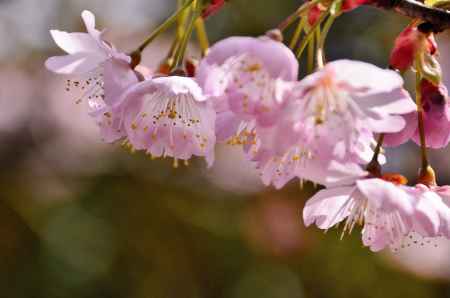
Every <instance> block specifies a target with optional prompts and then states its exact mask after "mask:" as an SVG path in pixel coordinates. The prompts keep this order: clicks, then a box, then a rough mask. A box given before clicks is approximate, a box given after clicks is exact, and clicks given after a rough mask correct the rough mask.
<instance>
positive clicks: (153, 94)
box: [121, 76, 215, 166]
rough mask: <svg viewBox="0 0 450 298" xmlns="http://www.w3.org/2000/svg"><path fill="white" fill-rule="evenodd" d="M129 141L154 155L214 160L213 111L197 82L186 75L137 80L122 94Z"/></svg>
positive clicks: (133, 146)
mask: <svg viewBox="0 0 450 298" xmlns="http://www.w3.org/2000/svg"><path fill="white" fill-rule="evenodd" d="M121 102H124V103H126V104H125V108H124V110H123V114H124V126H125V129H126V132H127V136H128V143H129V144H130V145H131V146H132V148H133V149H136V150H145V151H146V152H147V153H148V154H150V155H152V156H153V157H161V156H163V157H173V158H174V159H175V165H176V164H177V160H178V159H181V160H185V161H187V160H188V159H190V158H191V157H192V155H196V156H203V157H205V159H206V161H207V163H208V165H209V166H211V165H212V163H213V161H214V145H215V133H214V122H215V112H214V109H213V108H212V106H211V104H210V102H209V101H208V100H207V98H206V97H205V96H204V94H203V92H202V90H201V88H200V87H199V86H198V85H197V83H196V82H195V81H194V80H193V79H191V78H187V77H178V76H169V77H159V78H155V79H151V80H147V81H144V82H141V83H138V84H136V85H134V86H132V87H131V88H129V89H128V90H127V91H126V92H125V94H124V95H123V96H122V99H121Z"/></svg>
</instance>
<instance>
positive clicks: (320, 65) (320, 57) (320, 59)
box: [316, 26, 325, 69]
mask: <svg viewBox="0 0 450 298" xmlns="http://www.w3.org/2000/svg"><path fill="white" fill-rule="evenodd" d="M321 36H322V32H321V30H320V26H319V27H318V28H317V29H316V40H317V41H316V43H317V49H316V63H317V67H318V68H319V69H321V68H323V66H324V64H325V61H324V57H323V55H324V54H323V48H322V47H321V46H320V42H321Z"/></svg>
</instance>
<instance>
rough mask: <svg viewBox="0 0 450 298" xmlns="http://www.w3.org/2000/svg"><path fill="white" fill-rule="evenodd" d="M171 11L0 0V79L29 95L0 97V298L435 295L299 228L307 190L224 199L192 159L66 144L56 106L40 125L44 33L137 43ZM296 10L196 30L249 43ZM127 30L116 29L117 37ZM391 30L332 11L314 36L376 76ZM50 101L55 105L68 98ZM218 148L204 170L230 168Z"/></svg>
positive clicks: (289, 4) (231, 8) (269, 8)
mask: <svg viewBox="0 0 450 298" xmlns="http://www.w3.org/2000/svg"><path fill="white" fill-rule="evenodd" d="M173 2H174V1H166V0H159V1H157V0H150V1H144V0H142V1H141V0H134V1H130V2H128V1H107V2H106V1H95V0H92V1H76V0H70V1H69V0H68V1H50V0H46V1H43V2H40V1H37V0H35V1H32V0H24V1H19V0H18V1H0V11H3V13H0V16H2V15H4V16H5V18H4V19H2V18H0V23H1V24H2V25H3V26H2V29H0V36H6V35H8V34H9V35H10V38H9V39H8V38H6V37H5V38H3V40H8V41H9V43H8V44H7V45H3V44H2V45H0V49H1V50H0V53H1V55H0V57H3V58H1V59H0V72H1V71H6V70H7V71H8V74H7V75H6V76H5V77H6V78H10V77H11V76H10V75H9V73H10V72H11V69H13V70H14V71H21V72H23V73H26V74H27V75H29V76H30V77H31V78H32V81H33V82H34V84H35V86H34V87H30V86H28V87H27V88H30V90H31V91H30V92H29V94H28V95H23V97H21V98H19V97H15V96H17V94H18V93H17V92H18V91H19V89H20V88H25V87H26V86H25V83H17V84H16V85H11V84H12V81H10V80H7V79H4V80H2V81H1V83H2V87H0V88H2V93H0V96H2V97H1V98H0V103H1V105H2V110H6V111H10V110H8V109H9V107H10V105H11V104H12V103H13V102H15V101H16V102H17V101H20V100H28V101H27V102H29V106H28V108H27V110H26V112H22V110H20V111H21V112H20V113H19V112H17V115H22V116H21V117H19V116H15V117H14V119H16V120H17V121H18V119H21V120H20V122H17V123H16V125H15V126H13V127H12V128H8V129H7V130H6V129H0V138H1V145H0V161H1V165H2V167H1V168H0V194H1V195H0V196H1V198H2V200H1V202H0V261H1V263H0V264H1V266H0V287H1V289H2V290H1V294H0V297H5V298H6V297H7V298H33V297H36V298H41V297H42V298H57V297H58V298H59V297H61V298H72V297H73V298H91V297H92V298H94V297H95V298H99V297H102V298H103V297H111V298H112V297H129V298H143V297H152V298H153V297H155V298H168V297H190V298H191V297H192V298H195V297H199V298H200V297H202V298H203V297H211V298H213V297H214V298H219V297H223V298H225V297H227V298H228V297H230V298H244V297H245V298H248V297H259V298H281V297H284V298H287V297H289V298H303V297H308V298H309V297H311V298H348V297H358V298H365V297H367V298H372V297H373V298H376V297H383V298H396V297H398V298H403V297H408V298H420V297H430V298H432V297H450V287H449V284H448V281H446V280H445V279H439V280H438V279H433V278H430V277H429V278H424V277H423V276H420V277H419V276H418V275H413V274H411V273H409V272H408V270H407V269H406V268H403V267H401V266H399V265H398V264H397V263H396V262H394V261H393V259H392V258H391V257H389V256H387V255H386V254H373V253H371V252H369V251H368V249H366V248H363V247H362V245H361V242H360V235H358V231H354V232H353V234H352V235H351V236H345V237H344V239H343V240H342V241H341V240H339V239H340V236H341V235H340V232H339V231H337V230H333V231H329V232H328V233H326V234H324V233H322V232H320V231H318V230H317V229H315V228H309V229H305V228H304V227H303V223H302V220H301V207H302V205H303V204H304V202H305V200H306V199H307V198H308V196H310V195H311V194H312V193H313V192H314V191H315V189H314V187H313V186H312V185H310V184H307V185H306V186H305V188H303V189H300V188H299V187H298V183H295V182H294V183H292V184H291V185H289V187H286V188H285V189H284V190H282V191H275V190H273V189H271V188H266V189H261V188H259V186H256V188H255V189H257V190H258V191H255V190H248V189H247V190H245V191H244V190H242V189H240V188H236V189H227V188H226V187H223V186H220V185H221V184H220V183H217V182H215V179H216V178H217V177H214V176H211V174H210V171H209V170H207V169H205V165H204V163H203V162H202V161H194V162H193V163H192V165H191V166H190V167H181V168H179V169H173V168H172V167H171V162H170V161H165V160H150V159H148V158H146V157H145V156H143V155H142V154H134V155H130V154H128V153H127V152H125V151H124V150H122V149H121V148H120V146H118V145H116V146H115V150H112V151H111V149H110V148H109V147H108V149H105V148H106V146H105V147H103V146H101V145H100V144H98V143H99V140H97V139H95V141H90V142H88V141H86V140H87V139H84V138H81V137H79V136H78V135H77V134H76V133H77V132H79V130H78V128H77V123H75V121H76V120H75V119H74V120H72V118H71V117H75V115H76V114H77V112H76V110H71V109H72V108H69V110H68V111H64V112H61V113H57V114H61V115H60V116H61V117H60V118H62V119H63V120H66V122H64V123H66V124H65V125H66V126H64V129H63V130H62V129H61V128H58V130H57V129H56V128H55V127H56V123H57V122H56V120H55V118H54V117H53V116H54V115H53V114H52V113H51V112H50V109H51V104H50V101H49V97H50V95H49V94H50V93H56V90H55V87H54V86H53V85H50V83H49V82H48V78H49V74H48V73H46V72H45V70H43V69H42V68H43V67H42V64H43V61H44V59H45V57H47V56H48V55H50V54H51V53H56V51H55V49H54V48H53V44H52V43H51V41H50V39H49V36H48V34H47V30H48V29H49V28H50V27H52V28H53V27H57V28H65V29H67V30H68V29H69V28H79V27H80V24H79V21H78V20H79V12H80V10H81V9H82V8H85V9H92V10H94V11H95V12H96V13H97V14H98V15H99V19H100V22H101V23H102V24H107V25H108V27H110V29H111V31H114V30H117V31H120V30H122V31H121V32H119V34H121V35H122V36H124V35H126V34H130V35H132V36H133V37H134V38H136V39H137V40H139V38H143V37H144V36H145V34H146V33H148V31H149V30H151V28H152V27H153V26H154V25H155V24H156V23H158V22H160V21H161V20H162V19H163V17H164V15H167V14H168V13H169V11H170V9H171V8H172V7H173V6H172V5H173V4H174V3H173ZM39 3H40V5H41V6H42V7H43V9H42V11H40V10H39V9H37V7H39ZM124 3H127V4H124ZM297 5H299V1H279V0H267V1H251V0H232V1H230V4H229V5H228V6H227V8H226V9H225V10H224V11H222V12H221V13H219V15H218V16H217V17H215V18H213V19H211V20H209V21H208V24H207V25H208V31H209V32H210V34H211V39H212V40H218V39H220V38H223V37H225V36H229V35H231V34H251V35H258V34H262V33H264V32H265V31H266V30H267V29H269V28H271V27H273V26H275V25H276V24H277V23H278V22H279V21H280V20H282V19H283V17H285V16H287V15H288V14H289V13H290V12H292V11H293V10H294V9H295V8H296V6H297ZM25 8H26V9H25ZM21 14H22V15H21ZM6 15H8V17H6ZM24 15H26V16H27V17H26V18H24V17H23V16H24ZM115 15H117V19H116V18H115V17H112V16H115ZM147 15H148V17H146V16H147ZM127 20H128V21H129V22H130V24H132V26H131V25H130V26H131V27H130V28H131V29H132V30H131V29H130V28H129V27H123V23H124V22H127ZM406 22H407V20H405V19H404V18H401V17H398V16H397V15H394V14H392V13H386V12H381V11H377V10H375V9H370V8H361V9H358V10H356V11H353V12H351V13H349V14H347V15H344V16H343V17H341V18H339V20H338V21H337V23H336V26H334V27H333V29H332V31H331V33H330V38H329V40H328V41H327V48H328V57H329V58H330V59H337V58H354V59H361V60H365V61H369V62H373V63H376V64H378V65H380V66H385V65H386V62H387V57H388V54H389V49H390V47H391V45H392V42H393V39H394V37H395V35H396V34H397V33H398V32H400V31H401V29H402V26H403V25H405V24H406ZM24 28H25V29H24ZM28 30H31V31H32V32H34V33H33V34H30V32H28ZM69 31H70V30H69ZM11 32H15V35H14V36H12V35H11ZM24 32H25V33H24ZM5 34H6V35H5ZM119 39H120V38H119ZM134 44H137V43H134ZM134 44H131V45H121V46H123V47H125V48H133V45H134ZM16 49H17V50H16ZM153 50H156V52H158V53H163V51H164V50H165V48H154V49H153ZM152 62H153V63H155V64H157V61H152ZM2 68H3V69H2ZM11 86H14V88H15V89H14V90H8V89H7V88H12V87H11ZM46 90H47V91H48V90H49V91H50V93H49V92H47V91H46ZM9 91H11V92H10V93H8V92H9ZM5 94H12V95H11V97H10V96H6V95H5ZM63 95H64V93H62V96H57V100H58V101H70V98H67V97H64V96H63ZM11 113H12V112H8V114H9V115H11ZM2 117H6V114H5V115H4V114H1V113H0V120H2V119H1V118H2ZM0 123H1V121H0ZM58 123H59V122H58ZM93 133H94V134H96V132H95V131H94V132H93ZM99 146H100V149H99ZM406 150H408V149H406ZM226 152H227V151H225V153H223V152H222V154H220V155H219V156H218V159H228V160H230V161H229V162H230V163H232V162H233V158H234V157H233V156H232V155H231V153H226ZM406 152H410V151H406ZM400 154H403V155H404V156H408V154H406V155H405V151H402V153H400ZM232 170H233V171H235V172H236V173H234V172H232V173H231V174H230V173H228V174H226V175H225V176H226V177H222V178H221V179H229V180H230V179H231V180H232V179H243V178H239V177H241V176H239V175H241V174H240V172H242V171H243V170H242V169H241V167H240V166H239V165H236V166H235V167H234V168H233V169H232ZM234 174H236V176H234ZM244 174H245V173H244ZM445 174H446V175H448V173H445ZM222 175H224V174H223V173H222ZM242 175H243V174H242ZM239 181H241V180H238V181H237V185H239ZM242 181H244V180H242ZM242 183H243V182H241V184H242ZM235 184H236V181H235ZM242 186H244V185H242ZM431 253H432V252H431ZM449 255H450V252H449ZM418 258H420V255H419V256H418ZM443 262H444V261H443ZM449 264H450V263H442V264H441V266H444V267H448V266H449Z"/></svg>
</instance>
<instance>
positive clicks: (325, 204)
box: [303, 178, 450, 251]
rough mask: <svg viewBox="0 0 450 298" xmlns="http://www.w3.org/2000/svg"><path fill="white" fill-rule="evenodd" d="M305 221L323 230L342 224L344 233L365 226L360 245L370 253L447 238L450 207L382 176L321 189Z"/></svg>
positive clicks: (423, 188) (430, 194) (428, 193)
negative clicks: (357, 225) (368, 248)
mask: <svg viewBox="0 0 450 298" xmlns="http://www.w3.org/2000/svg"><path fill="white" fill-rule="evenodd" d="M303 218H304V222H305V225H307V226H309V225H311V224H313V223H315V224H316V225H317V226H318V227H319V228H321V229H329V228H331V227H332V226H335V225H336V224H338V223H339V222H342V221H345V225H344V230H343V233H345V232H351V231H352V230H353V228H354V226H355V225H356V224H358V223H360V224H363V230H362V239H363V243H364V245H365V246H368V247H370V249H371V250H372V251H379V250H382V249H383V248H385V247H386V246H389V247H390V248H391V249H392V250H394V251H396V250H398V249H400V248H402V247H406V246H411V245H420V246H425V245H426V244H427V243H430V242H431V240H432V238H434V237H442V236H444V237H447V238H448V237H449V236H450V234H449V231H450V230H449V225H450V209H449V207H448V206H447V205H446V204H445V203H444V202H443V199H442V198H441V197H440V196H439V195H438V194H437V193H436V192H433V191H430V190H429V189H428V188H427V187H426V186H423V185H418V186H416V187H409V186H404V185H396V184H394V183H392V182H389V181H385V180H383V179H380V178H369V179H360V180H356V181H355V183H354V184H351V185H341V186H337V187H333V188H328V189H324V190H321V191H319V192H318V193H317V194H316V195H315V196H313V197H312V198H311V199H310V200H308V201H307V203H306V206H305V208H304V210H303Z"/></svg>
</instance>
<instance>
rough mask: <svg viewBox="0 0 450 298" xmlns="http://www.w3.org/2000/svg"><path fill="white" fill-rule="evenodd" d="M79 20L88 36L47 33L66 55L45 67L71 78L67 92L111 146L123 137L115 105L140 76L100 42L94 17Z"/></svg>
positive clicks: (124, 58)
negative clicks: (85, 109)
mask: <svg viewBox="0 0 450 298" xmlns="http://www.w3.org/2000/svg"><path fill="white" fill-rule="evenodd" d="M81 16H82V18H83V21H84V23H85V26H86V29H87V33H78V32H77V33H67V32H63V31H59V30H51V31H50V33H51V35H52V37H53V39H54V41H55V42H56V44H57V45H58V46H59V47H60V48H61V49H63V50H64V51H66V52H67V55H65V56H56V57H51V58H49V59H48V60H47V61H46V66H47V68H48V69H49V70H51V71H53V72H55V73H57V74H63V75H70V76H71V78H70V79H68V80H67V85H66V90H67V91H68V92H73V93H75V94H72V95H73V96H75V98H76V99H75V102H76V103H77V104H81V103H83V104H84V103H85V104H86V105H87V107H88V109H89V111H88V112H89V114H90V115H91V116H92V117H94V118H95V121H96V123H97V124H98V126H99V128H100V134H101V136H102V139H103V140H104V141H105V142H108V143H111V142H114V141H117V140H119V139H121V138H123V137H124V136H125V129H124V128H123V127H122V125H123V121H122V116H123V112H122V109H123V108H122V105H121V104H119V103H118V102H117V101H118V100H119V98H120V95H121V94H122V93H123V92H124V91H125V90H126V89H127V88H128V87H130V86H131V85H133V84H136V83H137V82H138V81H139V77H140V75H139V74H138V73H137V72H135V71H133V69H131V67H130V61H131V59H130V57H128V56H127V55H125V54H123V53H120V52H118V51H117V50H116V49H115V48H114V46H112V45H110V44H109V43H107V42H106V41H105V40H103V32H100V31H98V30H97V29H95V16H94V15H93V14H92V13H91V12H89V11H83V13H82V15H81ZM73 76H75V78H74V77H73Z"/></svg>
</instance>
